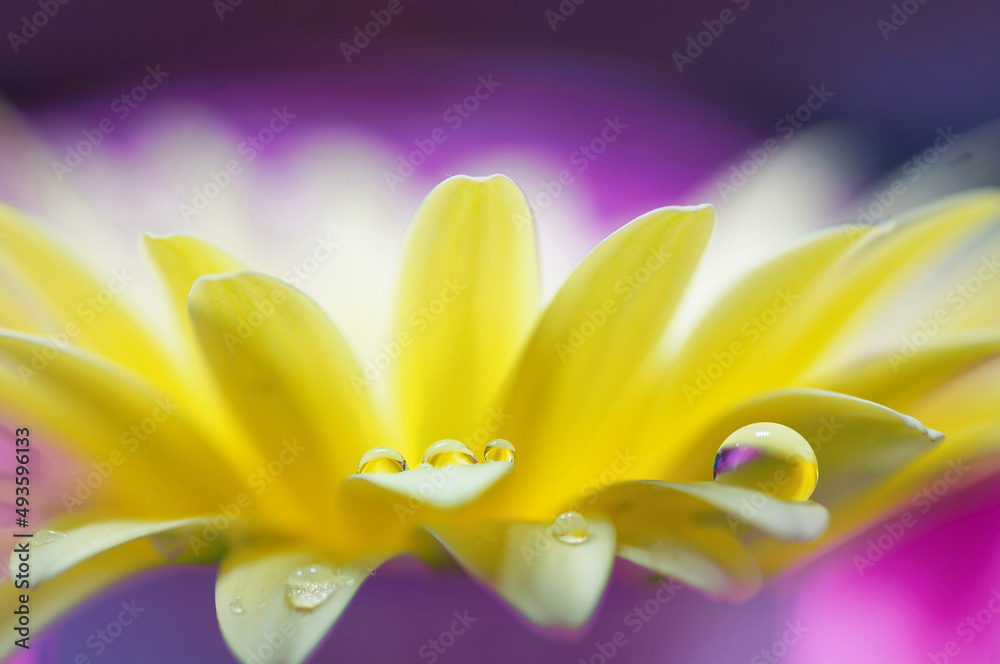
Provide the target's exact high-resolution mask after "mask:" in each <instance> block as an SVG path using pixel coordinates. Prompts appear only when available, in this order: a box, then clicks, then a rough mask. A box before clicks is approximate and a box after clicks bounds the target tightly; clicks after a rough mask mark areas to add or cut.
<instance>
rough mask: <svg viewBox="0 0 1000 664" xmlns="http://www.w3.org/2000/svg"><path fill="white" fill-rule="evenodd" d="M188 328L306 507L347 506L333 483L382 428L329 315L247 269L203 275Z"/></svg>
mask: <svg viewBox="0 0 1000 664" xmlns="http://www.w3.org/2000/svg"><path fill="white" fill-rule="evenodd" d="M189 308H190V313H191V320H192V324H193V326H194V329H195V333H196V335H197V339H198V342H199V343H200V345H201V348H202V350H203V351H204V354H205V357H206V358H207V360H208V362H209V364H210V366H211V367H212V370H213V371H214V373H215V376H216V379H217V381H218V383H219V385H220V386H222V389H223V391H224V393H225V396H226V398H227V400H228V402H229V403H230V405H231V407H232V409H233V410H234V412H235V413H236V414H237V415H238V417H239V418H240V420H241V421H242V422H244V424H245V425H246V427H247V428H248V430H249V431H251V432H252V435H253V436H254V440H255V442H256V444H257V448H258V450H259V452H260V454H262V455H263V456H264V458H267V459H271V460H275V459H282V460H283V465H282V471H281V477H280V483H281V484H284V485H285V486H287V487H290V489H291V491H292V492H293V493H294V494H295V495H296V496H298V498H299V500H300V501H301V504H302V509H304V510H307V511H308V513H309V514H310V515H311V516H312V517H313V518H315V519H320V520H323V519H327V518H329V517H330V516H331V515H332V514H333V513H337V512H340V511H342V510H343V509H344V507H343V505H341V504H340V503H339V501H334V500H332V491H331V489H330V487H336V486H339V485H340V484H342V482H343V480H344V479H345V478H346V477H348V476H349V475H352V474H353V473H354V472H355V469H356V468H357V463H358V460H359V459H360V457H361V455H362V454H363V453H364V452H365V451H366V450H368V449H369V448H371V447H374V446H376V445H377V444H379V443H380V442H381V441H380V434H379V422H378V421H377V420H376V417H375V413H374V411H373V407H372V404H371V401H370V399H369V396H368V391H367V389H366V388H365V387H364V385H363V384H361V383H359V382H358V380H359V375H360V374H359V368H358V365H357V362H356V361H355V359H354V357H353V356H352V355H351V352H350V349H349V348H348V347H347V344H346V343H345V342H344V340H343V338H342V337H341V335H340V333H339V332H338V330H337V328H336V327H335V326H334V324H333V323H332V322H331V321H330V319H329V318H328V317H327V316H326V314H325V313H324V312H323V311H322V310H321V309H320V308H319V307H318V306H317V305H316V304H315V303H314V302H313V301H312V300H310V299H309V298H308V297H306V296H305V295H304V294H302V293H301V292H300V291H298V290H296V289H294V288H292V287H291V286H289V285H287V284H285V283H284V282H282V281H279V280H277V279H274V278H272V277H268V276H265V275H261V274H256V273H251V272H237V273H227V274H223V275H217V276H205V277H201V278H200V279H198V281H197V282H196V283H195V285H194V288H193V289H192V291H191V297H190V301H189Z"/></svg>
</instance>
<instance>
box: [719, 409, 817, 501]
mask: <svg viewBox="0 0 1000 664" xmlns="http://www.w3.org/2000/svg"><path fill="white" fill-rule="evenodd" d="M712 475H713V476H714V477H715V481H716V482H719V483H720V484H732V485H735V486H742V487H746V488H749V489H758V490H760V491H763V492H764V493H766V494H768V495H771V496H774V497H775V498H780V499H781V500H806V499H807V498H809V496H811V495H812V492H813V491H814V490H815V489H816V482H817V481H818V480H819V464H818V463H817V461H816V453H815V452H813V449H812V447H810V446H809V443H808V442H807V441H806V439H805V438H803V437H802V435H801V434H799V432H797V431H795V429H791V428H789V427H786V426H784V425H782V424H775V423H773V422H759V423H757V424H751V425H749V426H745V427H743V428H742V429H739V430H737V431H736V432H735V433H733V434H732V435H731V436H729V437H728V438H726V440H725V441H724V442H723V443H722V446H721V447H720V448H719V452H718V454H716V455H715V465H714V467H713V469H712Z"/></svg>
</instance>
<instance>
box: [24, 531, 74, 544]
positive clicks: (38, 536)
mask: <svg viewBox="0 0 1000 664" xmlns="http://www.w3.org/2000/svg"><path fill="white" fill-rule="evenodd" d="M63 537H66V533H61V532H59V531H58V530H39V531H38V532H37V533H35V535H34V537H32V538H31V544H32V546H42V545H43V544H48V543H49V542H55V541H56V540H57V539H62V538H63Z"/></svg>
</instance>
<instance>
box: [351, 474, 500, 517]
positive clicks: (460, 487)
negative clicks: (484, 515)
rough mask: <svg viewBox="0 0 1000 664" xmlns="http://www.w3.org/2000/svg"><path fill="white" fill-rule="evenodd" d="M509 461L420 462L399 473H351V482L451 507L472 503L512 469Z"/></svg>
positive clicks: (418, 501)
mask: <svg viewBox="0 0 1000 664" xmlns="http://www.w3.org/2000/svg"><path fill="white" fill-rule="evenodd" d="M513 467H514V464H512V463H502V462H497V463H481V464H476V465H474V466H444V467H441V468H432V467H430V466H426V465H421V466H418V467H416V468H413V469H411V470H408V471H406V472H402V473H391V474H390V473H366V474H361V475H351V476H350V477H349V478H348V480H349V481H350V482H352V483H356V482H363V483H366V484H372V485H374V486H376V487H379V488H380V489H383V490H384V491H387V492H391V494H392V498H391V499H390V500H393V501H394V502H396V503H399V497H400V496H402V497H404V498H407V499H408V502H409V499H412V501H413V502H414V503H415V504H416V505H418V506H420V505H424V504H426V505H428V506H430V507H432V508H435V509H442V510H453V509H457V508H459V507H461V506H463V505H465V504H467V503H470V502H472V501H473V500H475V499H476V498H478V497H479V496H481V495H482V494H483V493H485V492H486V491H487V490H489V488H490V487H492V486H493V485H494V484H496V483H497V482H499V481H500V480H501V479H502V478H503V477H504V476H506V475H507V474H508V473H510V471H511V470H512V469H513Z"/></svg>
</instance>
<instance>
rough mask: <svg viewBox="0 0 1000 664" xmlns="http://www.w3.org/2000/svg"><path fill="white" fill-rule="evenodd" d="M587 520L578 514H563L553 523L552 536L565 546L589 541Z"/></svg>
mask: <svg viewBox="0 0 1000 664" xmlns="http://www.w3.org/2000/svg"><path fill="white" fill-rule="evenodd" d="M587 532H588V531H587V519H585V518H584V517H583V515H582V514H578V513H576V512H563V513H562V514H560V515H559V516H557V517H556V520H555V521H554V522H553V523H552V534H553V535H555V538H556V539H557V540H559V541H560V542H562V543H564V544H580V543H581V542H585V541H587Z"/></svg>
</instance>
